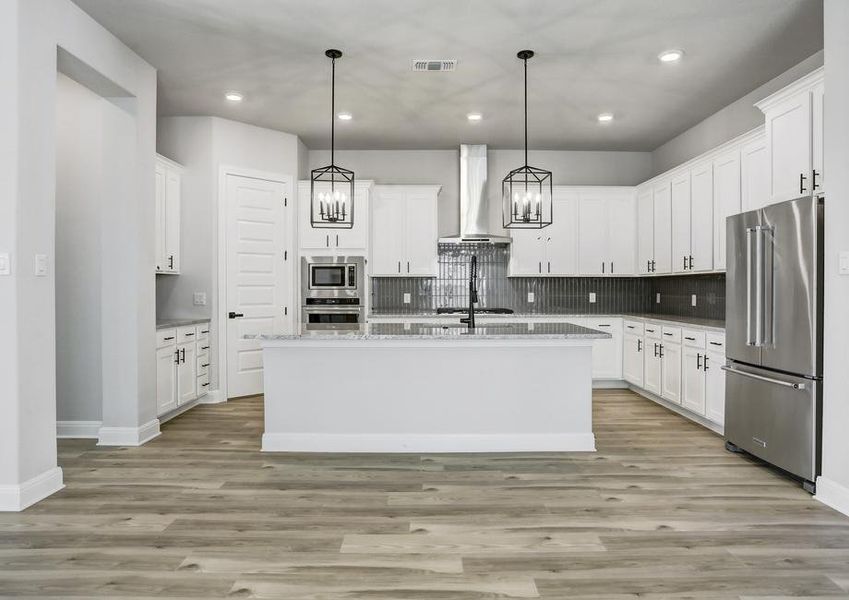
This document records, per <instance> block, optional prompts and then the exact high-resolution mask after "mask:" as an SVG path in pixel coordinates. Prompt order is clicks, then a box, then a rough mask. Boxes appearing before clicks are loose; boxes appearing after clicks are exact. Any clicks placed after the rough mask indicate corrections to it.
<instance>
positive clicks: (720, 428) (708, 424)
mask: <svg viewBox="0 0 849 600" xmlns="http://www.w3.org/2000/svg"><path fill="white" fill-rule="evenodd" d="M628 389H629V390H631V391H632V392H634V393H635V394H639V395H640V396H642V397H643V398H646V399H648V400H651V401H652V402H654V403H656V404H660V405H661V406H662V407H664V408H668V409H669V410H671V411H672V412H674V413H676V414H679V415H681V416H682V417H686V418H687V419H689V420H690V421H693V422H694V423H698V424H699V425H701V426H702V427H704V428H705V429H709V430H710V431H712V432H714V433H715V434H717V435H725V426H724V425H720V424H718V423H714V422H713V421H711V420H710V419H706V418H705V417H703V416H701V415H697V414H696V413H694V412H690V411H689V410H687V409H686V408H682V407H681V406H679V405H678V404H674V403H672V402H670V401H669V400H667V399H666V398H661V397H660V396H658V395H656V394H652V393H651V392H649V391H648V390H644V389H643V388H638V387H637V386H635V385H633V384H631V383H629V384H628Z"/></svg>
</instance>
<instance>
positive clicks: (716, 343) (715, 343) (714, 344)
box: [710, 342, 722, 346]
mask: <svg viewBox="0 0 849 600" xmlns="http://www.w3.org/2000/svg"><path fill="white" fill-rule="evenodd" d="M710 345H711V346H721V345H722V344H721V343H719V342H710Z"/></svg>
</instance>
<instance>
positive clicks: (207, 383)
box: [200, 381, 209, 387]
mask: <svg viewBox="0 0 849 600" xmlns="http://www.w3.org/2000/svg"><path fill="white" fill-rule="evenodd" d="M200 385H201V387H206V386H208V385H209V382H208V381H207V382H206V383H202V384H200Z"/></svg>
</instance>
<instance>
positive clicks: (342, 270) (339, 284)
mask: <svg viewBox="0 0 849 600" xmlns="http://www.w3.org/2000/svg"><path fill="white" fill-rule="evenodd" d="M364 271H365V258H364V257H362V256H305V257H303V258H302V259H301V298H302V306H301V327H302V329H303V330H305V331H311V330H323V329H331V330H333V329H342V330H347V329H359V328H360V327H361V326H362V325H363V324H364V323H365V301H364V299H365V285H364V282H365V274H364Z"/></svg>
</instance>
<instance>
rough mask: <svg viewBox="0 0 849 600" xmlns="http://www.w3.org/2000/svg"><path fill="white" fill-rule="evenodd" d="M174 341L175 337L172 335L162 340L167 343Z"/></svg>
mask: <svg viewBox="0 0 849 600" xmlns="http://www.w3.org/2000/svg"><path fill="white" fill-rule="evenodd" d="M173 339H174V336H173V335H172V336H171V337H167V338H162V340H163V341H166V342H167V341H168V340H173Z"/></svg>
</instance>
